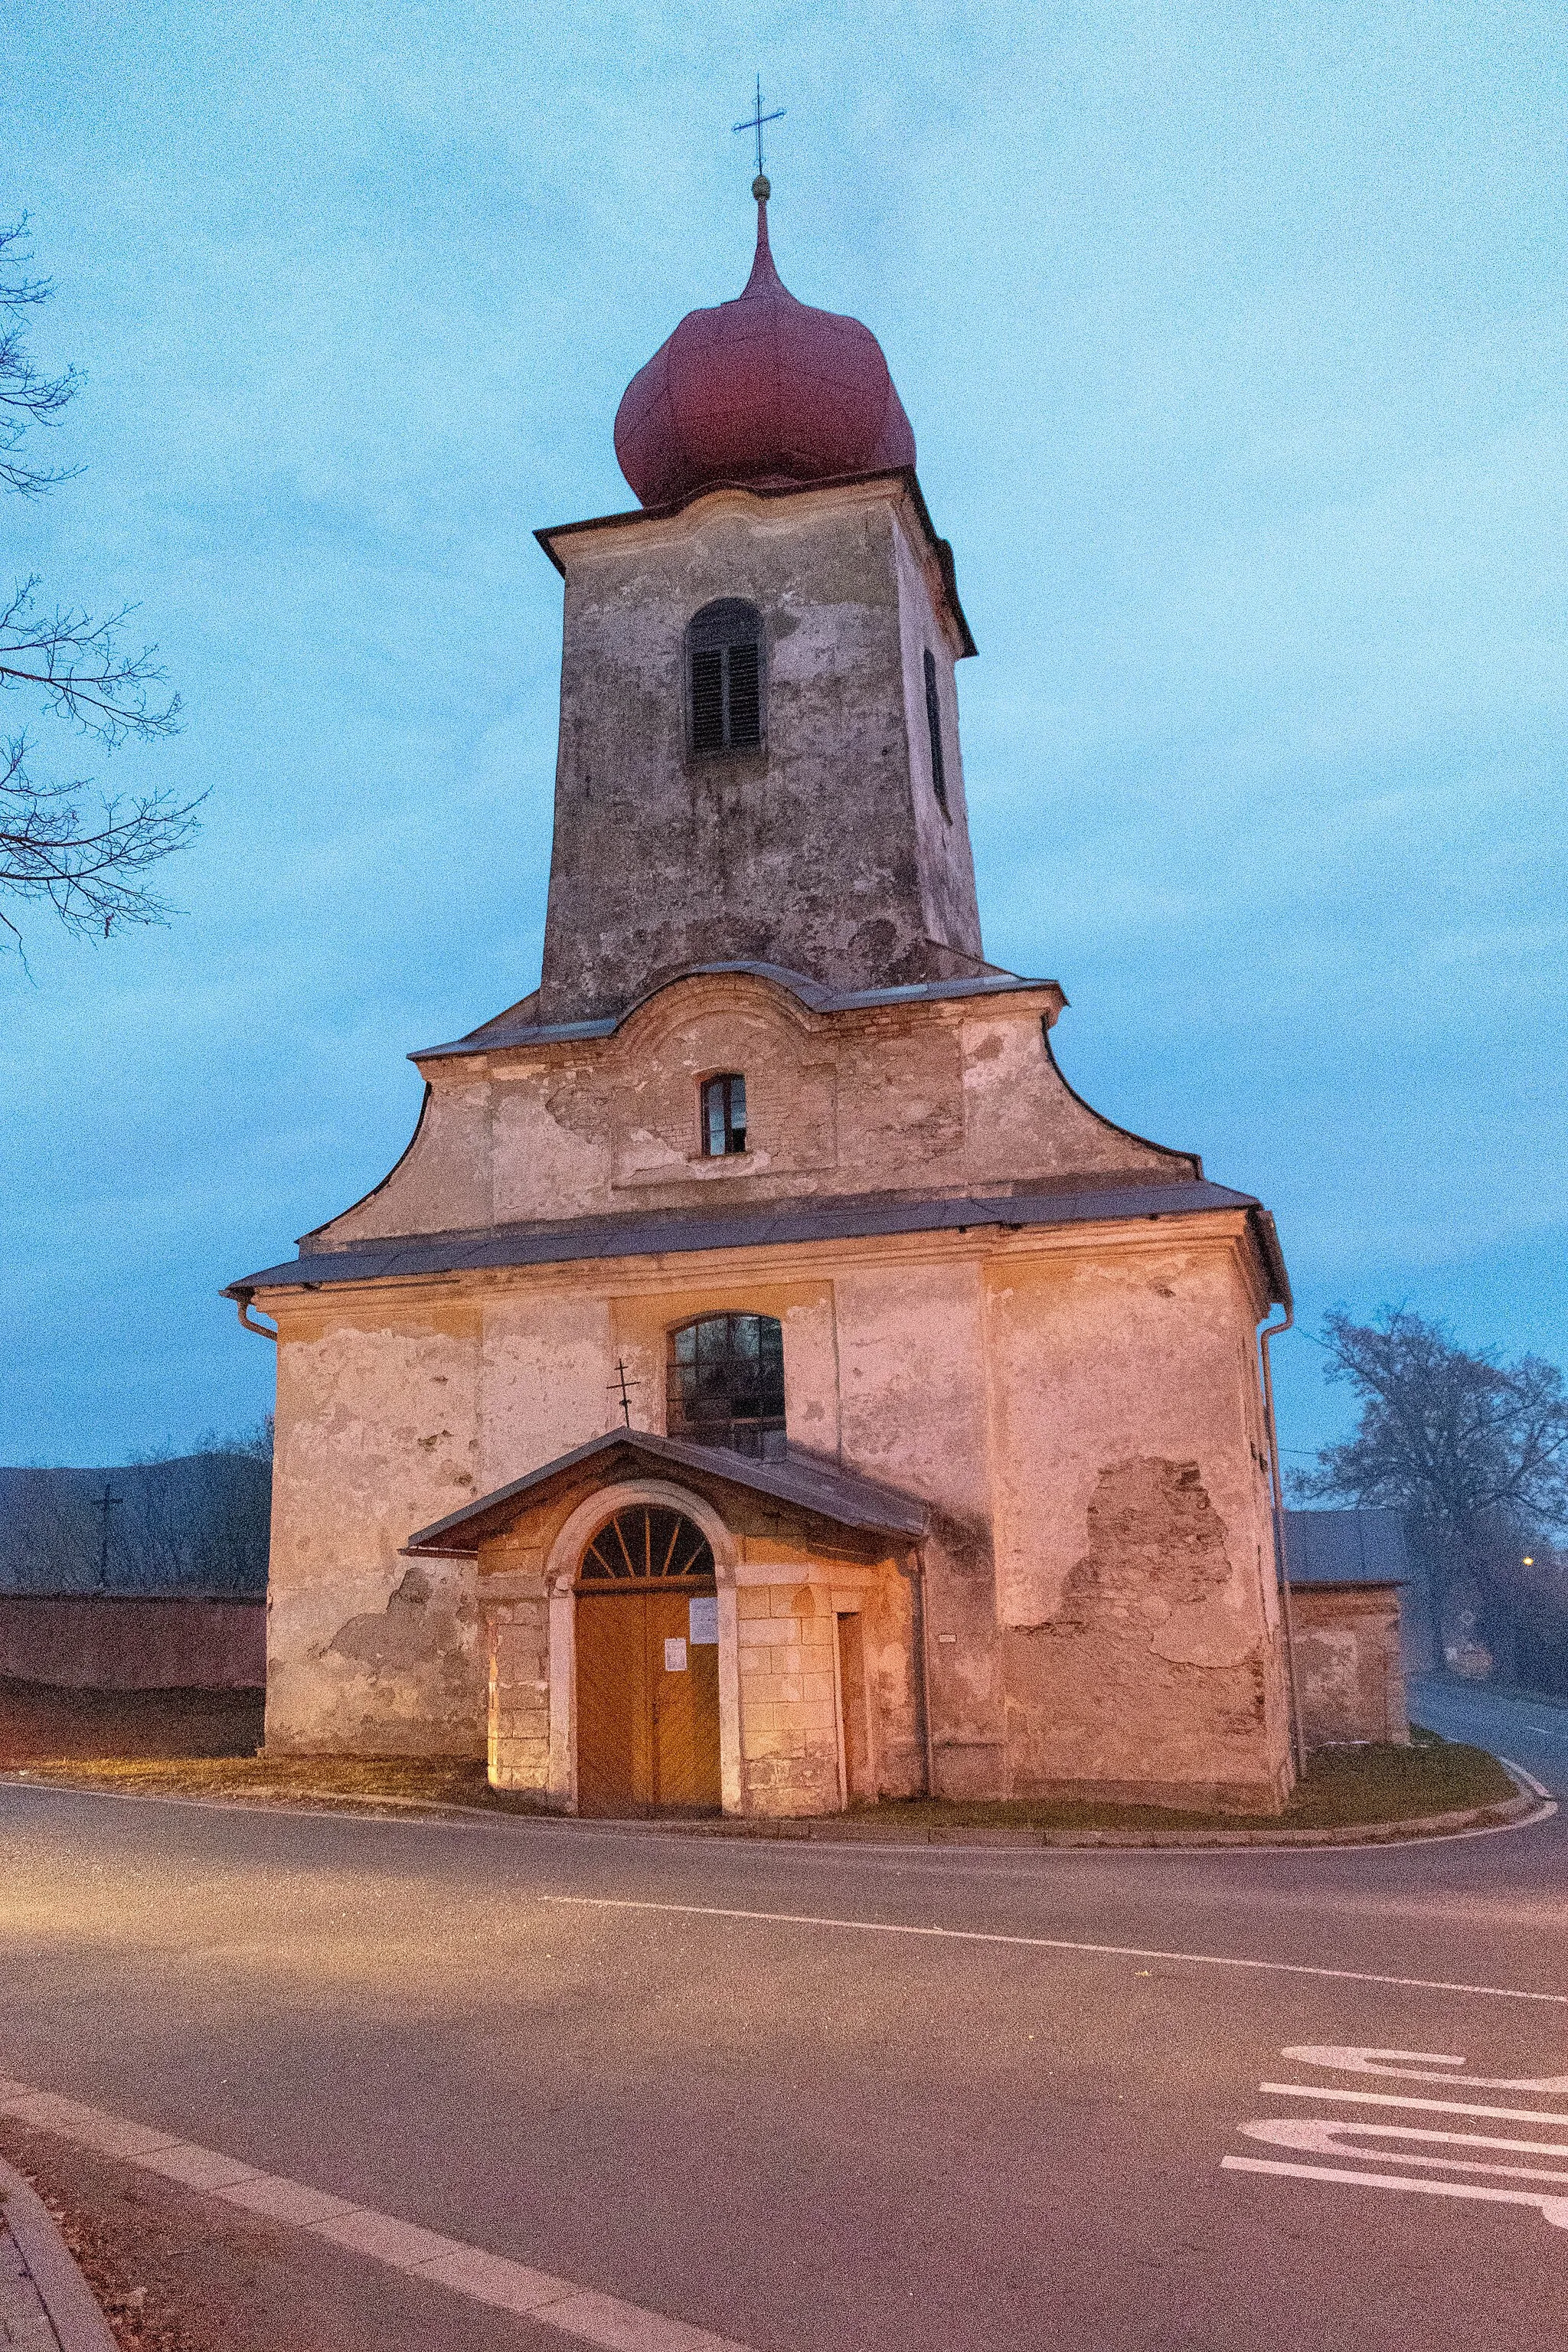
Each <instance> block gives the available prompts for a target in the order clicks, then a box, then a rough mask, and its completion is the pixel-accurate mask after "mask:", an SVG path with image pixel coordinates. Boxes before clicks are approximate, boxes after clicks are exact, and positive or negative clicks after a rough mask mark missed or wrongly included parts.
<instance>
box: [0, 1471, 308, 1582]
mask: <svg viewBox="0 0 1568 2352" xmlns="http://www.w3.org/2000/svg"><path fill="white" fill-rule="evenodd" d="M106 1487H107V1488H108V1490H109V1493H110V1496H111V1497H114V1498H117V1499H115V1500H113V1501H112V1502H111V1504H110V1509H109V1512H108V1514H107V1517H108V1520H109V1554H108V1575H107V1578H106V1579H105V1580H104V1585H103V1589H105V1590H107V1591H110V1592H213V1593H227V1592H239V1593H243V1592H265V1591H266V1590H267V1547H268V1535H269V1532H270V1526H271V1516H272V1465H271V1463H270V1462H269V1461H268V1460H267V1459H266V1458H265V1457H264V1456H263V1455H261V1454H259V1453H258V1452H244V1453H241V1452H231V1451H229V1450H227V1449H225V1448H221V1447H214V1448H211V1449H209V1450H208V1451H205V1452H204V1453H199V1454H179V1455H176V1456H174V1458H173V1459H171V1460H169V1461H166V1462H134V1463H129V1464H119V1465H116V1466H115V1467H114V1468H112V1469H107V1470H49V1469H41V1470H34V1469H26V1470H10V1469H4V1468H0V1592H91V1591H98V1590H99V1589H100V1565H101V1563H102V1559H103V1525H104V1518H105V1516H106V1515H105V1513H104V1512H103V1510H102V1508H101V1504H100V1498H101V1496H102V1495H103V1493H104V1490H105V1488H106Z"/></svg>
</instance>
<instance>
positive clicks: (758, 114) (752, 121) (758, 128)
mask: <svg viewBox="0 0 1568 2352" xmlns="http://www.w3.org/2000/svg"><path fill="white" fill-rule="evenodd" d="M788 112H789V109H788V107H787V106H775V107H774V109H773V112H772V113H771V114H764V113H763V78H762V75H761V74H759V75H758V76H757V102H756V105H755V106H754V107H753V108H752V111H751V113H750V114H748V115H747V117H746V119H745V121H743V122H732V123H731V125H730V128H731V131H755V132H756V134H757V177H758V179H759V180H760V179H761V178H762V176H763V123H764V122H777V121H779V119H780V117H781V116H782V115H785V114H787V113H788Z"/></svg>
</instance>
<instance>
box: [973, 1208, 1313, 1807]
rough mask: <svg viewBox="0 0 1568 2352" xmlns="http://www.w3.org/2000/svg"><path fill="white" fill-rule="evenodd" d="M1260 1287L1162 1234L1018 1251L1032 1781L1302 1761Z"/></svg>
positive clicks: (1174, 1784) (993, 1335)
mask: <svg viewBox="0 0 1568 2352" xmlns="http://www.w3.org/2000/svg"><path fill="white" fill-rule="evenodd" d="M1262 1308H1263V1302H1262V1299H1261V1295H1260V1293H1259V1292H1258V1290H1257V1289H1256V1288H1253V1287H1251V1286H1249V1285H1248V1284H1247V1279H1246V1262H1245V1260H1244V1259H1243V1258H1242V1257H1241V1256H1240V1255H1239V1254H1238V1253H1237V1252H1236V1251H1235V1250H1234V1249H1231V1248H1227V1247H1226V1246H1224V1245H1223V1244H1218V1245H1216V1244H1215V1241H1213V1240H1211V1239H1209V1238H1207V1237H1203V1238H1198V1237H1196V1236H1194V1238H1193V1239H1192V1240H1190V1241H1188V1242H1187V1243H1186V1244H1181V1243H1179V1242H1175V1243H1173V1241H1172V1240H1171V1239H1170V1238H1169V1237H1168V1235H1167V1234H1165V1233H1164V1232H1163V1231H1162V1232H1161V1234H1160V1235H1159V1237H1158V1238H1157V1239H1155V1238H1152V1237H1150V1238H1140V1237H1137V1236H1132V1237H1130V1238H1129V1240H1128V1242H1127V1244H1125V1245H1124V1247H1123V1248H1122V1249H1121V1251H1119V1252H1117V1253H1115V1254H1110V1253H1104V1252H1100V1251H1095V1250H1090V1249H1081V1250H1072V1249H1065V1250H1062V1251H1060V1252H1057V1253H1044V1252H1042V1253H1037V1254H1035V1255H1028V1256H1024V1255H1020V1256H1018V1257H1017V1258H1016V1259H1014V1260H1012V1261H1011V1262H1009V1263H1008V1264H1007V1265H1005V1266H1000V1265H999V1266H998V1267H997V1268H996V1269H995V1271H994V1278H993V1281H992V1283H991V1286H990V1290H989V1313H988V1321H987V1328H988V1333H989V1339H990V1364H989V1370H990V1382H991V1404H992V1424H991V1425H992V1439H993V1448H994V1462H995V1465H996V1474H995V1497H996V1511H995V1524H996V1547H997V1558H998V1585H999V1614H1000V1616H1001V1619H1002V1622H1003V1623H1004V1624H1005V1626H1006V1627H1007V1628H1008V1633H1007V1637H1006V1680H1007V1703H1008V1716H1009V1746H1010V1751H1011V1769H1012V1780H1013V1789H1014V1792H1015V1793H1025V1792H1028V1791H1038V1792H1041V1793H1045V1792H1048V1791H1049V1790H1052V1789H1054V1788H1055V1787H1057V1786H1058V1785H1059V1784H1062V1783H1065V1782H1067V1781H1074V1782H1079V1783H1081V1782H1090V1783H1093V1784H1095V1785H1097V1786H1100V1787H1101V1788H1103V1789H1104V1790H1106V1791H1107V1793H1110V1792H1112V1791H1114V1790H1119V1789H1121V1788H1124V1787H1131V1786H1132V1785H1135V1784H1140V1785H1142V1786H1144V1787H1145V1788H1148V1787H1150V1786H1151V1785H1158V1786H1159V1787H1160V1788H1161V1789H1162V1790H1164V1791H1165V1792H1166V1796H1167V1801H1173V1802H1179V1801H1190V1802H1193V1803H1199V1802H1205V1801H1209V1800H1210V1799H1211V1798H1217V1800H1218V1801H1222V1802H1223V1801H1235V1802H1237V1803H1238V1804H1239V1803H1247V1804H1251V1803H1254V1802H1262V1803H1267V1802H1271V1801H1273V1797H1272V1792H1273V1791H1275V1790H1278V1791H1279V1793H1280V1794H1282V1793H1283V1790H1284V1788H1285V1786H1286V1784H1287V1780H1288V1775H1289V1752H1288V1751H1289V1727H1288V1726H1289V1719H1288V1712H1287V1705H1286V1693H1285V1686H1284V1679H1283V1675H1282V1672H1281V1668H1280V1652H1279V1617H1278V1607H1277V1602H1276V1598H1275V1587H1274V1573H1273V1553H1272V1527H1271V1521H1270V1517H1269V1506H1268V1486H1267V1477H1266V1468H1265V1454H1264V1449H1263V1423H1262V1411H1261V1400H1260V1396H1259V1390H1258V1373H1257V1369H1256V1362H1255V1358H1254V1352H1253V1342H1252V1330H1253V1323H1254V1319H1255V1318H1256V1317H1257V1316H1258V1315H1259V1314H1261V1312H1262Z"/></svg>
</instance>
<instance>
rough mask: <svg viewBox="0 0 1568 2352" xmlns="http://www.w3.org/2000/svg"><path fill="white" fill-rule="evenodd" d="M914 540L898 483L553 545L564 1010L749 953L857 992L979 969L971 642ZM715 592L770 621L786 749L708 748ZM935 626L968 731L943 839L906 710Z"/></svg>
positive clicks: (557, 935)
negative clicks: (704, 743)
mask: <svg viewBox="0 0 1568 2352" xmlns="http://www.w3.org/2000/svg"><path fill="white" fill-rule="evenodd" d="M917 536H918V537H919V538H920V539H921V540H923V539H924V531H923V528H922V526H921V524H920V522H919V520H918V518H917V515H916V511H915V509H914V508H913V507H912V505H911V504H910V500H909V497H908V493H907V492H906V490H905V489H904V488H903V486H902V485H901V484H900V482H898V481H885V480H884V481H881V482H866V483H858V484H853V485H845V486H841V487H838V488H831V489H820V490H815V491H811V492H806V493H803V494H802V495H799V496H796V497H792V498H789V499H761V498H756V497H753V496H752V495H751V494H749V493H747V492H745V491H743V490H722V491H717V492H714V493H712V494H711V495H710V496H709V497H707V498H704V499H698V500H696V501H695V502H694V503H693V504H692V505H690V506H689V507H688V508H686V509H684V510H683V512H681V513H680V514H679V515H676V516H668V517H658V518H655V517H651V516H639V517H636V518H633V519H630V520H626V521H625V522H619V523H611V524H607V525H605V526H604V527H601V528H597V529H595V530H589V531H583V532H576V533H566V534H563V536H561V537H560V538H558V539H557V540H555V541H553V544H554V546H555V549H556V551H557V553H558V555H559V557H560V559H561V560H562V562H563V563H564V565H565V569H566V598H565V620H564V630H563V651H562V666H561V741H560V756H559V762H558V766H557V771H556V788H555V832H554V847H553V855H552V863H551V873H550V903H549V911H548V916H547V919H546V925H545V936H544V961H543V972H542V981H541V986H540V1004H541V1014H542V1018H543V1019H545V1020H547V1021H574V1020H583V1019H589V1018H594V1017H596V1016H597V1015H600V1014H603V1013H613V1012H616V1011H619V1010H620V1009H621V1008H622V1007H623V1006H624V1005H626V1003H629V1002H630V1001H631V999H632V998H633V997H635V996H637V994H639V993H640V992H641V991H642V990H643V989H644V988H645V987H646V986H647V983H648V982H649V981H650V980H652V979H653V978H654V977H655V976H656V975H658V974H659V973H662V972H667V971H677V970H679V968H680V967H682V966H683V965H687V964H693V963H703V962H710V961H720V960H727V959H731V958H734V957H737V956H746V957H753V958H763V959H766V960H770V961H775V962H782V963H786V964H788V965H790V966H791V967H792V968H793V969H795V970H797V971H805V972H809V973H811V974H812V975H813V976H814V977H816V978H818V979H821V980H824V981H829V982H835V983H837V984H841V985H846V986H858V987H866V986H875V985H879V984H880V983H883V982H897V981H905V980H920V979H929V978H934V977H937V976H939V975H940V974H941V973H943V972H946V971H952V970H955V969H966V968H969V966H970V965H972V964H973V961H975V960H977V959H978V958H979V956H980V952H981V950H980V920H979V914H978V910H977V908H976V904H975V897H974V877H973V862H972V859H971V856H970V850H969V838H968V828H967V822H966V819H965V817H964V814H963V796H962V791H961V790H960V789H958V787H957V777H958V768H959V763H958V757H957V748H956V732H957V730H956V723H955V721H956V704H955V702H954V700H953V698H952V655H953V652H954V651H955V650H956V640H955V639H954V638H952V636H950V635H949V634H948V630H949V629H951V626H952V625H951V624H949V625H947V627H946V628H944V625H943V623H942V621H941V620H940V619H939V618H938V614H937V611H936V609H935V607H934V606H933V604H932V601H931V585H932V581H931V580H928V577H927V574H926V572H925V570H924V568H923V567H922V566H921V564H920V563H919V562H917V561H915V560H914V559H913V557H912V555H911V551H910V541H911V539H912V538H914V537H917ZM932 577H933V579H934V564H933V566H932ZM718 597H742V598H744V599H746V600H747V601H748V602H749V603H751V604H754V605H756V606H757V608H758V609H759V611H760V612H761V613H762V614H763V626H764V631H765V651H766V662H767V687H766V698H765V701H766V730H765V732H766V740H765V741H764V743H763V746H762V747H761V748H760V749H759V750H757V751H742V752H734V753H727V754H723V755H721V756H717V757H716V756H712V755H709V756H699V755H694V754H693V753H692V752H691V751H689V748H688V740H687V710H686V679H685V651H686V630H687V625H688V624H689V621H690V619H691V618H692V616H693V614H696V613H697V612H699V611H700V609H701V607H702V606H703V605H704V604H708V603H710V602H711V601H712V600H713V599H715V598H718ZM915 632H921V633H923V635H922V641H923V642H929V643H930V644H931V648H932V650H933V652H934V653H936V654H938V655H939V656H942V667H943V672H944V692H945V695H946V707H947V710H948V712H949V714H950V717H952V719H953V720H954V724H953V726H952V737H953V756H952V767H953V771H954V777H955V792H956V799H955V800H953V801H952V802H951V803H950V804H951V805H952V808H953V817H952V823H951V824H942V823H941V821H940V813H939V823H938V826H937V828H936V829H935V830H932V829H931V827H930V826H929V825H927V824H924V823H923V818H922V813H921V811H920V810H919V807H918V803H920V802H921V801H922V800H925V801H929V800H930V799H931V789H930V782H929V777H927V776H926V775H925V774H924V773H923V772H917V771H916V769H915V768H914V766H913V765H912V764H911V756H910V734H909V729H908V725H907V720H906V703H907V697H906V688H905V670H906V652H905V644H904V638H905V635H906V634H910V635H912V634H913V633H915ZM918 658H919V656H916V659H917V660H918ZM924 724H925V722H924V696H923V685H922V689H921V721H920V727H921V735H922V736H923V732H924ZM933 926H934V927H935V928H932V927H933ZM943 949H945V950H949V952H948V954H947V955H946V957H945V960H944V958H943V956H942V953H941V950H943Z"/></svg>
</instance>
